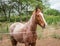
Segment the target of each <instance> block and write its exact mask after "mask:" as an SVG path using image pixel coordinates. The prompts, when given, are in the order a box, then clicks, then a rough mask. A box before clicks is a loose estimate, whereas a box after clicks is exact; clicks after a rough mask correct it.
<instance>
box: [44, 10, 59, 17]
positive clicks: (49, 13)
mask: <svg viewBox="0 0 60 46" xmlns="http://www.w3.org/2000/svg"><path fill="white" fill-rule="evenodd" d="M44 14H47V15H55V16H57V15H60V12H59V11H58V10H55V9H47V10H45V11H44Z"/></svg>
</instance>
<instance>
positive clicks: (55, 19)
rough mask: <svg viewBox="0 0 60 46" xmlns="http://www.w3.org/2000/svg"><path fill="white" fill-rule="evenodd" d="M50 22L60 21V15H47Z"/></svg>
mask: <svg viewBox="0 0 60 46" xmlns="http://www.w3.org/2000/svg"><path fill="white" fill-rule="evenodd" d="M45 19H46V21H47V23H48V24H57V23H58V22H60V16H45Z"/></svg>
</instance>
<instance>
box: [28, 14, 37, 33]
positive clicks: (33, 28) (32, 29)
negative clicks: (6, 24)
mask: <svg viewBox="0 0 60 46" xmlns="http://www.w3.org/2000/svg"><path fill="white" fill-rule="evenodd" d="M28 23H29V25H28V26H29V27H30V30H31V31H33V32H35V31H36V27H37V24H36V23H35V18H34V16H33V15H32V16H31V18H30V20H29V21H28Z"/></svg>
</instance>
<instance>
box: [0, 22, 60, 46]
mask: <svg viewBox="0 0 60 46" xmlns="http://www.w3.org/2000/svg"><path fill="white" fill-rule="evenodd" d="M10 24H11V23H3V24H2V27H1V26H0V33H2V34H0V46H12V45H11V41H10V36H9V35H8V27H9V25H10ZM0 25H1V24H0ZM6 25H7V26H6ZM5 26H6V27H5ZM1 30H2V31H1ZM37 35H38V39H37V44H36V46H60V23H59V24H51V25H48V26H47V27H46V28H45V29H42V28H41V27H40V26H37ZM17 46H24V44H22V43H21V44H20V43H18V44H17Z"/></svg>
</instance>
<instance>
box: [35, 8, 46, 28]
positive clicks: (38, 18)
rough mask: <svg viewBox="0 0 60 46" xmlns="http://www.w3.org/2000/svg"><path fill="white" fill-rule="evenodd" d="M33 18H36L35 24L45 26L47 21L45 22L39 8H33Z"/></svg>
mask: <svg viewBox="0 0 60 46" xmlns="http://www.w3.org/2000/svg"><path fill="white" fill-rule="evenodd" d="M35 19H36V23H37V24H39V25H40V26H41V27H42V28H45V26H46V25H47V23H46V21H45V19H44V16H43V14H42V12H41V10H40V9H39V8H36V9H35Z"/></svg>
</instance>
